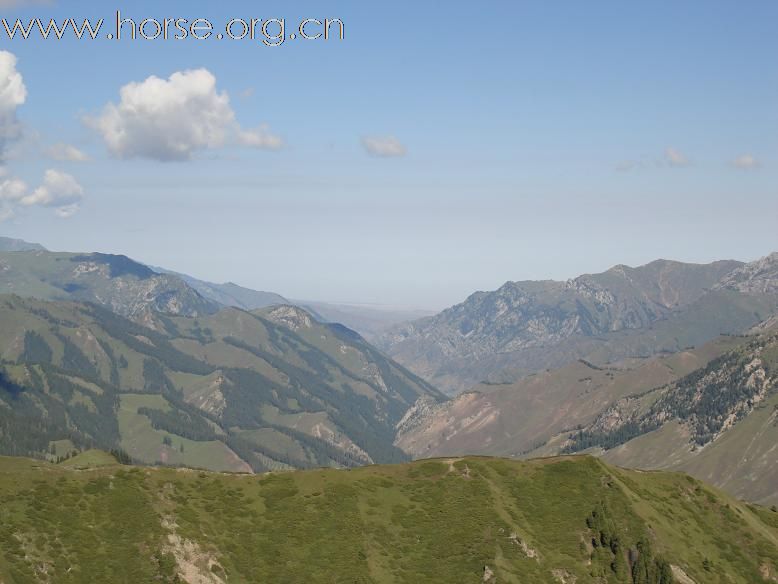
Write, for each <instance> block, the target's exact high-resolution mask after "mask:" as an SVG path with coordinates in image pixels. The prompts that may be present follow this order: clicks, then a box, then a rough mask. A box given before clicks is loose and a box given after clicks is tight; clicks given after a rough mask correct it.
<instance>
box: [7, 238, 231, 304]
mask: <svg viewBox="0 0 778 584" xmlns="http://www.w3.org/2000/svg"><path fill="white" fill-rule="evenodd" d="M0 293H3V294H18V295H20V296H29V297H33V298H38V299H41V300H77V301H85V302H95V303H98V304H101V305H103V306H106V307H107V308H109V309H110V310H112V311H113V312H116V313H117V314H120V315H122V316H126V317H129V318H133V319H136V320H143V319H147V318H150V317H151V316H150V315H151V313H152V311H159V312H165V313H169V314H182V315H187V316H199V315H205V314H209V313H212V312H215V311H216V310H217V309H218V306H217V305H216V304H215V303H213V302H211V301H209V300H206V299H205V298H203V297H202V296H200V294H198V293H197V292H196V291H195V290H193V289H192V288H190V287H189V286H188V285H187V284H186V283H185V282H183V281H182V280H181V279H180V278H177V277H175V276H170V275H161V274H157V273H155V272H153V271H152V270H151V269H149V268H148V267H146V266H144V265H143V264H139V263H137V262H135V261H133V260H131V259H130V258H128V257H126V256H122V255H109V254H102V253H89V254H74V253H53V252H48V251H26V252H7V253H0Z"/></svg>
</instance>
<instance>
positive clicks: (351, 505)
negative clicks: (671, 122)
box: [0, 452, 778, 584]
mask: <svg viewBox="0 0 778 584" xmlns="http://www.w3.org/2000/svg"><path fill="white" fill-rule="evenodd" d="M0 493H3V508H2V509H3V521H2V522H0V578H1V579H2V580H3V581H4V582H9V583H11V582H13V583H21V582H41V581H46V582H95V583H97V582H100V583H102V582H105V583H108V582H112V583H113V582H116V583H119V582H133V583H134V582H160V583H174V582H178V583H187V584H224V583H225V582H238V583H247V582H252V583H255V582H272V583H275V582H278V583H290V584H291V583H301V582H305V583H306V584H307V583H310V584H324V583H333V582H343V583H345V582H349V583H368V582H371V583H372V582H376V583H379V582H392V583H397V584H420V583H424V584H452V583H457V584H459V583H472V584H477V583H481V584H498V583H503V582H522V583H531V584H535V583H543V584H547V583H551V584H574V583H575V584H595V583H597V584H673V583H677V584H689V583H699V584H708V583H717V582H727V583H731V584H754V583H756V582H774V581H775V577H776V574H778V544H776V542H777V541H778V513H776V512H774V511H772V510H770V509H766V508H762V507H758V506H755V505H749V504H744V503H741V502H739V501H737V500H735V499H733V498H731V497H729V496H727V495H724V494H723V493H721V492H720V491H718V490H716V489H712V488H710V487H708V486H706V485H705V484H703V483H701V482H700V481H697V480H695V479H692V478H691V477H688V476H686V475H683V474H680V473H663V472H654V473H642V472H636V471H629V470H624V469H619V468H614V467H611V466H608V465H606V464H604V463H602V462H601V461H599V460H597V459H595V458H591V457H566V458H557V459H549V460H537V461H530V462H519V461H508V460H498V459H489V458H452V459H449V460H433V461H424V462H416V463H411V464H402V465H392V466H371V467H367V468H360V469H355V470H353V471H351V472H342V471H337V470H332V469H320V470H316V471H310V472H285V473H272V474H269V475H266V476H263V477H260V478H257V477H253V476H236V475H226V474H217V473H205V472H186V471H176V470H174V469H165V468H145V469H132V468H130V467H127V466H120V465H118V464H116V462H112V461H111V457H110V456H109V455H107V454H104V453H100V452H88V453H84V454H82V455H79V456H77V457H75V458H72V459H70V460H66V461H65V462H63V463H61V464H58V465H54V464H48V463H43V462H40V461H31V460H27V459H12V458H0Z"/></svg>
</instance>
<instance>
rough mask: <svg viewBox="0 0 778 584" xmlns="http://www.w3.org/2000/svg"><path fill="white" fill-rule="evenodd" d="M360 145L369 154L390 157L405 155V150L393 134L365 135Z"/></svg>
mask: <svg viewBox="0 0 778 584" xmlns="http://www.w3.org/2000/svg"><path fill="white" fill-rule="evenodd" d="M362 147H363V148H364V149H365V151H366V152H367V153H368V154H370V155H371V156H379V157H382V158H391V157H398V156H405V154H406V153H407V150H406V148H405V146H403V144H402V143H400V141H399V140H398V139H397V138H395V137H394V136H365V137H364V138H362Z"/></svg>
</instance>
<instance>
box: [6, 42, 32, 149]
mask: <svg viewBox="0 0 778 584" xmlns="http://www.w3.org/2000/svg"><path fill="white" fill-rule="evenodd" d="M26 100H27V88H26V87H25V85H24V79H22V75H21V73H19V72H18V71H17V70H16V55H14V54H13V53H9V52H8V51H0V160H2V158H4V156H5V152H6V149H7V148H8V145H9V143H11V142H13V141H14V140H16V139H18V138H19V136H20V135H21V126H20V125H19V120H18V119H17V117H16V109H17V108H18V107H19V106H20V105H22V104H23V103H24V102H25V101H26Z"/></svg>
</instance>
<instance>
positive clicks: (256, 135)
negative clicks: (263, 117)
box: [238, 126, 284, 150]
mask: <svg viewBox="0 0 778 584" xmlns="http://www.w3.org/2000/svg"><path fill="white" fill-rule="evenodd" d="M238 142H239V143H240V144H242V145H243V146H248V147H250V148H262V149H264V150H278V149H279V148H281V147H282V146H283V145H284V141H283V140H282V139H281V138H280V137H279V136H276V135H275V134H273V133H272V132H270V129H269V128H268V127H267V126H260V127H259V128H256V129H255V130H240V131H239V132H238Z"/></svg>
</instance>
